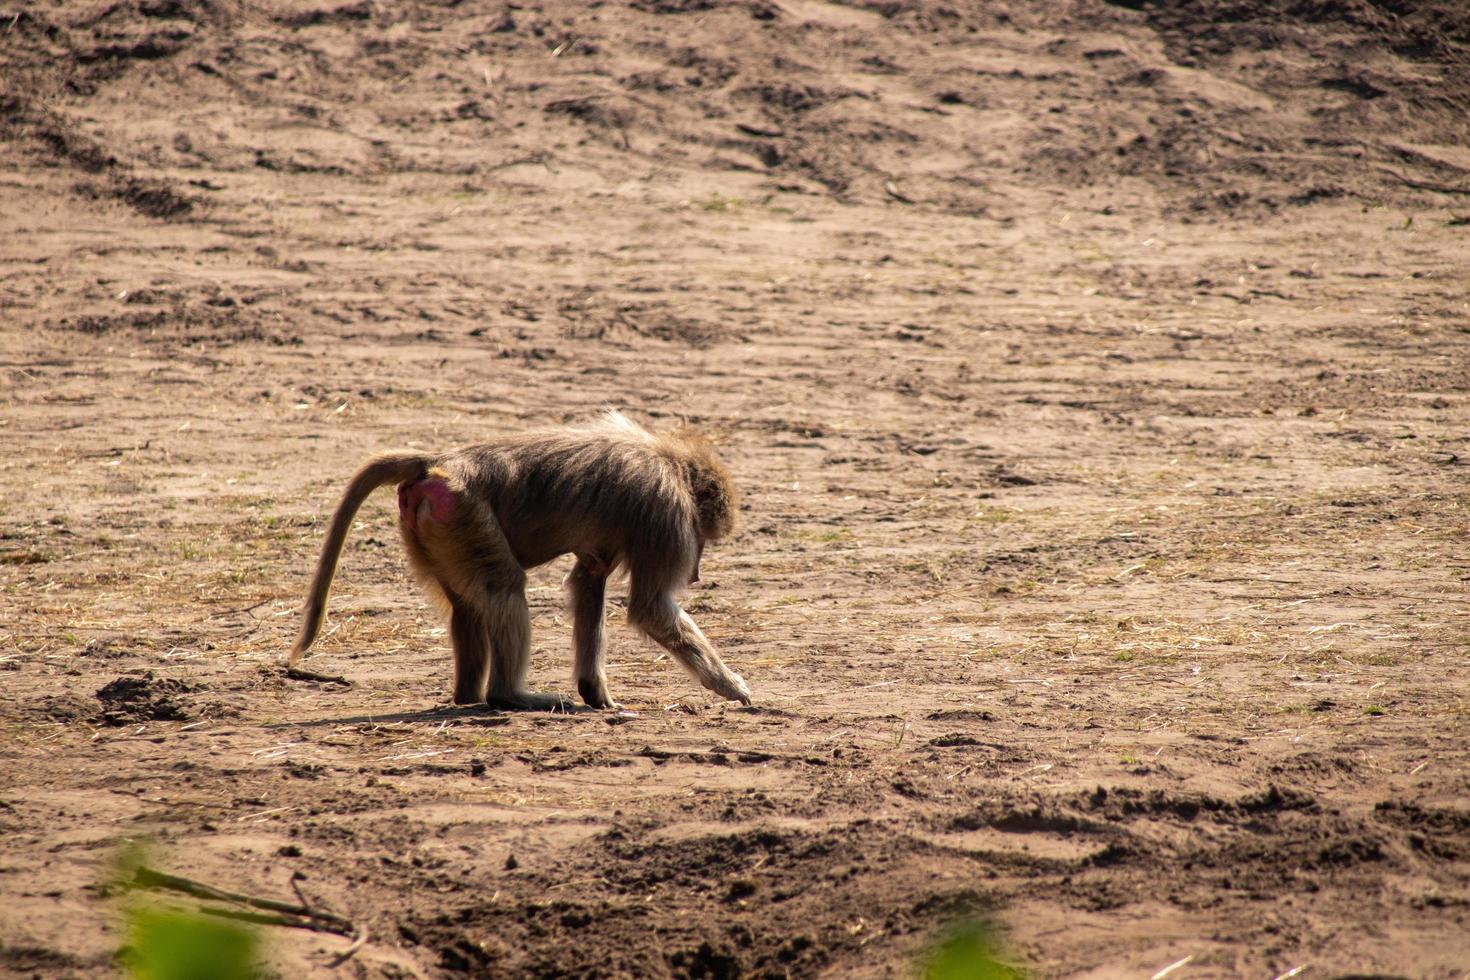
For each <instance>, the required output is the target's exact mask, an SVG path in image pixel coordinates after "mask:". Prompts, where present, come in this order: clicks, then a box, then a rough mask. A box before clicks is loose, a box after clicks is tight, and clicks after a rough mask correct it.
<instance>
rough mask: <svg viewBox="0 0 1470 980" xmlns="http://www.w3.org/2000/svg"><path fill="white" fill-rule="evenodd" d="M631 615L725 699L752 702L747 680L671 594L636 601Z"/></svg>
mask: <svg viewBox="0 0 1470 980" xmlns="http://www.w3.org/2000/svg"><path fill="white" fill-rule="evenodd" d="M628 618H629V619H630V620H631V621H632V623H633V625H634V626H636V627H638V628H639V629H640V630H642V631H643V632H644V633H647V634H648V636H649V637H650V638H652V639H653V640H654V641H655V642H656V643H658V644H659V645H660V646H662V647H663V648H664V649H665V650H667V651H669V653H671V654H673V655H674V658H675V659H676V660H678V661H679V663H681V664H683V665H684V667H685V668H686V669H687V670H688V671H689V672H690V673H692V674H693V675H694V676H695V677H696V678H698V679H699V683H701V684H703V685H704V686H705V687H707V688H709V689H710V690H711V691H714V692H715V693H716V694H718V695H720V696H721V697H723V698H728V699H729V700H731V701H740V702H743V703H745V704H749V703H750V688H748V687H746V686H745V681H744V679H742V678H741V676H740V675H739V674H737V673H735V672H734V671H733V670H731V669H730V668H729V667H727V666H725V662H724V661H723V660H721V659H720V655H719V654H718V653H716V652H715V648H714V647H713V646H711V645H710V642H709V640H707V639H705V636H704V633H703V632H701V631H700V629H699V626H698V625H697V624H696V623H695V622H694V620H692V619H690V618H689V614H688V613H686V612H685V611H684V610H683V609H680V608H679V604H678V603H677V602H675V601H674V599H673V597H672V596H667V595H665V596H659V597H658V598H657V599H654V600H652V601H650V602H647V603H646V604H636V605H634V606H632V607H631V608H630V609H629V610H628Z"/></svg>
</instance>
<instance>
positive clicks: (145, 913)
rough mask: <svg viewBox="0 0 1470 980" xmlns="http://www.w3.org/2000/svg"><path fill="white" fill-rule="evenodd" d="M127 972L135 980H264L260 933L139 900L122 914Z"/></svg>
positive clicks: (196, 913)
mask: <svg viewBox="0 0 1470 980" xmlns="http://www.w3.org/2000/svg"><path fill="white" fill-rule="evenodd" d="M123 917H124V920H125V921H126V923H127V930H128V945H127V947H126V948H125V949H124V950H123V952H122V956H121V957H120V959H121V960H122V963H123V967H124V968H125V969H126V970H127V972H128V975H129V976H131V977H133V978H135V980H254V978H255V977H258V976H260V939H259V936H258V935H257V934H256V932H255V930H254V929H252V928H250V927H248V926H246V925H243V924H241V923H236V922H227V921H225V920H223V919H218V918H215V917H213V916H209V915H205V914H203V913H201V912H192V911H187V910H183V909H171V908H161V907H157V906H154V905H153V904H151V903H149V902H147V901H145V900H143V899H140V898H139V897H138V896H136V895H134V896H132V897H130V899H129V904H128V906H127V908H125V909H124V912H123Z"/></svg>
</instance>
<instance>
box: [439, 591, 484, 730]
mask: <svg viewBox="0 0 1470 980" xmlns="http://www.w3.org/2000/svg"><path fill="white" fill-rule="evenodd" d="M449 638H450V641H451V642H452V643H453V644H454V703H455V704H480V703H481V702H483V701H484V700H485V687H486V684H487V683H488V682H489V679H490V636H489V634H488V633H487V632H486V631H485V622H484V620H483V619H482V618H481V617H480V613H479V611H478V610H476V609H475V608H474V606H472V605H470V604H469V603H467V602H464V601H463V600H461V599H458V598H456V599H455V600H453V601H452V602H451V609H450V613H449Z"/></svg>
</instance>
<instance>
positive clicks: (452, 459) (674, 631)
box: [289, 412, 750, 710]
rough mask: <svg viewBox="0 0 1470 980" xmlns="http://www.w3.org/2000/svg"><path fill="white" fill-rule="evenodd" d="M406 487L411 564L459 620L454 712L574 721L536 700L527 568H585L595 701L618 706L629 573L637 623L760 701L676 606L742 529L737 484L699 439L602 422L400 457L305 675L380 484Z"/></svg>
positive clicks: (583, 681) (578, 652) (718, 683)
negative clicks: (613, 583)
mask: <svg viewBox="0 0 1470 980" xmlns="http://www.w3.org/2000/svg"><path fill="white" fill-rule="evenodd" d="M390 483H396V484H398V524H399V529H400V530H401V531H402V534H403V544H404V546H405V547H406V548H407V550H408V557H409V562H410V564H411V565H412V566H413V569H414V571H415V573H416V574H417V576H418V577H419V578H420V579H421V580H422V581H423V582H424V584H425V585H426V586H427V588H428V590H429V593H430V594H431V595H432V596H433V597H434V598H435V599H436V600H438V601H439V603H440V605H441V606H442V607H445V608H447V610H448V612H449V634H450V639H451V641H452V643H453V645H454V701H455V703H456V704H476V703H481V702H484V703H487V704H490V705H492V706H494V707H497V708H506V709H530V710H537V709H541V710H545V709H565V708H567V707H569V706H570V701H569V700H568V699H567V698H564V697H562V696H561V695H559V694H536V693H532V692H531V691H528V690H526V671H527V669H528V667H529V666H530V656H531V623H530V612H529V610H528V608H527V606H526V570H527V569H530V568H535V567H536V566H538V565H543V564H545V563H546V562H548V561H551V560H552V559H553V558H557V557H559V556H561V555H565V554H568V553H570V554H573V555H575V556H576V559H577V561H576V565H575V566H574V567H573V568H572V571H571V574H570V575H568V576H567V579H566V586H567V592H568V596H569V600H570V607H571V611H572V646H573V648H574V651H575V669H574V676H575V679H576V682H577V691H578V693H579V694H581V696H582V700H583V701H585V702H586V703H587V704H588V705H590V706H591V707H593V708H617V707H618V704H617V702H615V701H613V699H612V698H611V697H610V696H609V695H608V692H607V676H606V672H605V670H604V666H603V635H602V634H603V630H602V627H603V592H604V589H605V586H606V583H607V579H608V576H609V575H611V574H612V573H613V572H614V571H615V570H617V569H619V568H624V569H626V570H627V573H628V576H629V591H628V621H629V622H630V623H631V624H632V625H633V626H635V627H636V628H638V629H639V630H641V631H642V632H643V633H645V634H647V635H648V636H649V637H650V638H652V639H653V640H655V641H656V642H657V643H659V644H660V645H662V646H663V647H664V648H665V649H667V650H668V651H669V652H670V653H671V654H673V655H674V658H675V659H676V660H678V661H679V663H681V664H682V665H683V666H684V667H685V668H687V669H688V670H689V671H690V672H691V673H693V674H694V676H695V677H696V678H698V680H699V682H700V683H701V684H703V685H704V686H705V687H707V688H709V689H710V690H711V691H714V692H715V693H716V694H718V695H720V696H721V697H724V698H728V699H731V700H738V701H742V702H744V703H746V704H749V703H750V689H749V688H747V687H746V686H745V681H744V680H742V679H741V677H740V675H739V674H736V673H735V672H734V671H732V670H730V668H729V667H727V666H725V663H724V661H722V660H721V659H720V656H719V654H718V653H716V652H715V649H714V647H712V646H711V645H710V642H709V640H707V639H705V636H704V633H702V632H701V631H700V629H699V627H698V626H697V625H696V624H695V622H694V620H692V619H690V618H689V614H688V613H686V612H684V610H683V609H681V608H680V607H679V604H678V602H677V601H676V596H677V594H678V593H679V592H680V590H682V589H683V588H684V586H685V585H686V584H688V583H690V582H697V581H699V561H700V558H701V556H702V555H703V552H704V546H705V543H706V542H708V541H717V540H719V539H720V538H723V537H725V536H726V535H728V534H729V533H730V531H731V529H732V528H733V526H734V521H735V509H736V495H735V487H734V485H733V484H732V483H731V482H730V477H729V474H728V473H726V472H725V468H724V466H722V465H721V463H720V461H719V459H718V458H716V456H715V453H714V450H713V448H712V447H711V446H710V444H709V442H708V441H706V440H705V439H704V438H703V437H702V436H700V435H699V434H698V433H697V432H695V431H694V430H692V429H687V428H681V429H678V430H675V431H673V432H670V433H664V434H657V435H656V434H654V433H651V432H649V431H647V430H646V429H644V428H642V427H641V426H639V425H637V424H636V423H634V422H632V421H630V420H629V419H628V418H626V417H625V416H623V415H622V414H620V413H618V412H609V413H607V414H606V415H604V416H603V417H602V418H600V419H598V420H597V421H596V422H594V423H591V424H589V425H584V426H578V427H571V428H565V429H559V430H555V431H551V432H543V433H532V434H527V435H521V436H512V437H508V438H503V439H498V440H495V441H493V442H486V443H482V444H480V445H475V446H467V447H465V448H463V449H458V450H454V451H451V452H448V453H444V454H442V455H429V454H419V453H387V454H384V455H381V456H377V457H374V458H373V459H372V460H371V461H369V462H368V463H367V465H366V466H364V467H363V468H362V469H361V470H359V471H358V473H357V475H356V476H354V477H353V478H352V482H350V483H349V484H348V485H347V490H346V492H345V493H343V495H342V500H341V502H340V503H339V504H338V505H337V510H336V513H335V514H333V515H332V523H331V527H330V528H329V529H328V531H327V538H326V541H325V543H324V544H323V545H322V554H321V560H320V561H319V563H318V564H317V569H316V577H315V579H314V580H313V581H312V585H311V593H310V594H309V595H308V596H307V600H306V608H305V622H304V623H303V625H302V627H301V636H300V638H299V639H298V640H297V641H296V647H295V649H294V650H292V652H291V657H290V661H289V663H291V664H295V663H296V662H297V661H298V660H299V659H300V658H301V656H302V655H303V654H304V653H305V652H306V649H307V647H309V646H311V643H312V641H313V640H315V639H316V636H317V633H318V631H319V630H320V629H321V623H322V616H323V613H324V612H325V610H326V602H327V593H328V591H329V590H330V589H331V586H332V576H333V574H334V573H335V572H336V569H337V560H338V558H339V557H340V555H341V553H342V545H343V542H344V540H345V538H346V537H347V531H348V528H350V527H351V526H352V520H353V516H354V515H355V514H356V513H357V510H358V508H359V507H361V506H362V503H363V501H364V500H366V499H367V497H368V495H369V494H371V493H372V492H373V491H374V490H376V489H377V488H378V487H382V486H387V485H388V484H390Z"/></svg>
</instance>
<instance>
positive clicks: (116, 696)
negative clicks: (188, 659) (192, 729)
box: [97, 670, 196, 725]
mask: <svg viewBox="0 0 1470 980" xmlns="http://www.w3.org/2000/svg"><path fill="white" fill-rule="evenodd" d="M195 689H196V688H195V687H194V686H193V685H192V684H186V683H185V682H183V681H181V680H176V679H175V678H172V677H157V676H155V675H154V673H153V672H152V671H151V670H150V671H149V672H148V673H146V674H143V675H142V676H141V677H119V678H117V679H116V680H114V681H110V682H109V683H107V684H105V685H103V686H102V688H101V689H99V690H98V691H97V700H98V701H101V702H102V720H103V721H104V722H106V723H107V724H109V725H132V724H137V723H138V722H140V721H188V720H189V719H190V718H192V717H193V715H192V714H191V712H190V710H189V708H188V707H186V706H185V705H184V704H183V702H181V701H180V700H179V697H180V696H181V695H184V694H188V693H189V692H191V691H193V690H195Z"/></svg>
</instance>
